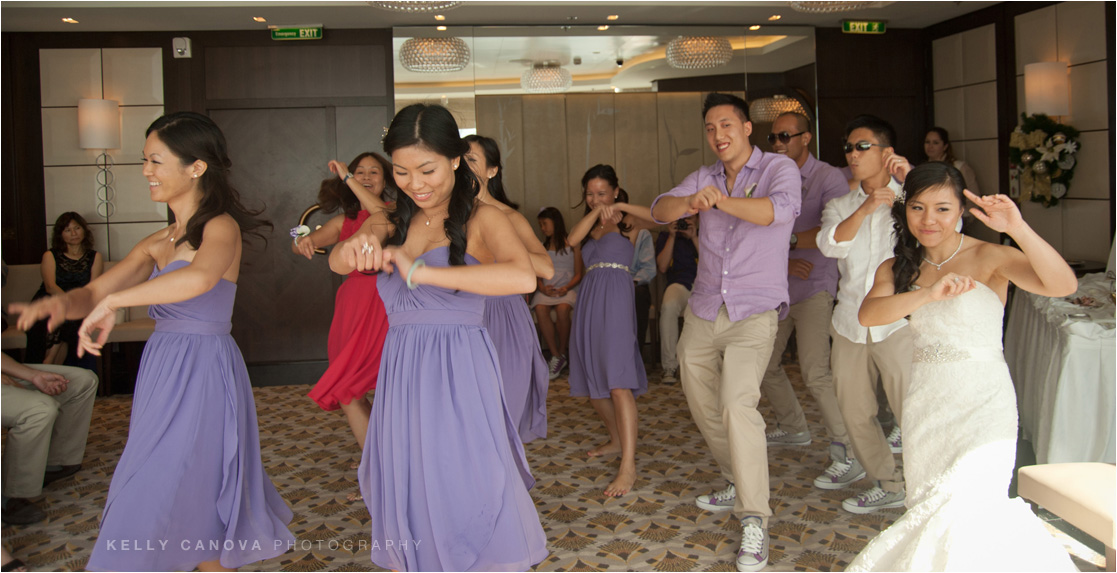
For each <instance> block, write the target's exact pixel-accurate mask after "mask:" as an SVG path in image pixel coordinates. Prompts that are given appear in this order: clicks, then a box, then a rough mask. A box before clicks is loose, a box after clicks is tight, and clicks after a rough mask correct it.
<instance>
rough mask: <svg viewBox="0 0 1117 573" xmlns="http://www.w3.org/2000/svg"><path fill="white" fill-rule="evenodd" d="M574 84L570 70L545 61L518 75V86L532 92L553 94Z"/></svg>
mask: <svg viewBox="0 0 1117 573" xmlns="http://www.w3.org/2000/svg"><path fill="white" fill-rule="evenodd" d="M572 85H574V78H573V77H571V75H570V71H569V70H567V69H566V68H563V67H561V66H559V65H558V64H555V63H551V62H545V63H542V64H535V65H534V66H532V67H531V69H529V70H525V71H524V73H523V75H522V76H520V87H522V88H524V91H526V92H528V93H533V94H553V93H559V92H564V91H566V90H568V89H570V86H572Z"/></svg>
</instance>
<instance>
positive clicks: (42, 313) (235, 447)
mask: <svg viewBox="0 0 1117 573" xmlns="http://www.w3.org/2000/svg"><path fill="white" fill-rule="evenodd" d="M143 155H144V167H143V174H144V176H145V177H146V178H147V180H148V183H149V185H150V189H151V198H152V199H153V200H154V201H157V202H161V203H167V206H168V207H170V209H171V211H173V212H174V214H175V220H176V223H175V224H173V225H171V226H170V227H168V228H166V229H163V230H160V231H158V232H156V233H154V234H152V235H151V236H150V237H147V238H146V239H144V240H142V241H140V243H139V244H137V245H136V246H135V248H133V249H132V252H130V253H129V254H128V256H127V257H126V258H125V259H124V260H123V261H121V262H120V263H118V264H117V265H116V266H114V267H113V268H111V269H109V270H108V271H105V273H104V274H103V275H101V276H100V277H98V278H97V279H95V280H93V281H92V282H90V283H89V285H87V286H85V287H83V288H79V289H75V290H72V291H69V292H67V293H66V294H64V295H60V296H54V297H51V298H47V299H42V300H40V301H38V302H36V303H34V304H32V305H30V306H29V307H27V308H25V309H23V313H22V315H21V316H20V325H21V326H22V325H23V324H25V323H27V324H30V323H31V322H32V321H35V320H38V319H41V318H45V317H49V318H50V325H51V326H53V327H57V326H58V325H59V324H60V323H61V322H62V320H63V319H67V318H68V319H75V318H81V317H86V318H85V321H84V322H83V323H82V325H81V328H80V329H79V330H78V337H79V338H78V354H79V356H80V355H82V354H84V353H85V352H89V353H91V354H96V355H100V353H101V349H102V348H103V346H104V344H105V339H106V338H107V337H108V333H109V331H111V330H112V328H113V326H114V325H115V320H116V310H117V309H118V308H123V307H128V306H140V305H151V309H150V314H151V316H152V317H153V318H155V319H156V326H155V333H154V334H152V336H151V338H150V340H148V342H147V345H146V346H145V347H144V353H143V359H142V360H141V362H140V371H139V374H138V375H137V377H136V394H135V397H134V398H133V403H132V420H131V425H130V427H129V431H128V443H127V445H126V446H125V447H124V453H123V454H122V455H121V457H120V462H119V463H118V464H117V466H116V471H115V472H114V473H113V479H112V484H111V485H110V486H109V493H108V499H107V500H106V502H105V512H104V515H103V516H102V520H101V531H100V533H99V535H98V537H97V544H96V546H95V547H94V549H93V555H92V557H90V559H89V564H88V565H87V568H88V569H89V570H92V571H98V570H105V571H171V570H175V571H189V570H192V569H194V568H195V567H197V568H198V569H200V570H202V571H220V570H227V569H228V568H236V567H241V566H243V565H246V564H249V563H252V562H255V561H260V560H263V559H269V558H272V557H276V556H278V555H281V554H283V553H284V552H286V551H287V549H288V547H289V546H290V545H291V544H293V543H294V536H293V535H291V532H290V531H288V530H287V523H288V522H290V521H291V510H290V509H288V508H287V504H286V503H284V501H283V499H282V498H281V497H279V494H278V493H276V491H275V487H274V486H273V485H272V483H271V481H270V480H269V479H268V476H267V474H266V473H265V472H264V467H263V463H262V462H261V460H260V439H259V435H258V432H257V428H256V409H255V403H254V402H253V399H252V388H251V385H250V383H249V380H248V372H247V370H246V369H245V366H244V359H243V358H242V357H241V354H240V350H239V349H238V348H237V345H236V343H235V342H234V341H233V339H232V337H231V336H230V335H229V331H230V328H231V325H230V322H229V319H230V317H231V316H232V312H233V299H234V297H235V294H236V289H237V285H236V281H237V278H238V277H239V274H240V261H241V242H242V237H243V235H244V234H245V233H250V232H252V233H255V234H257V235H258V234H259V232H258V231H256V229H258V228H259V227H261V226H263V225H268V223H266V222H265V221H263V220H261V219H258V218H256V216H257V215H258V214H259V213H258V212H252V211H249V210H248V209H246V208H245V207H244V206H243V205H241V203H240V199H239V196H238V193H237V191H236V189H234V188H233V187H232V186H231V185H230V184H229V181H228V174H229V167H230V161H229V158H228V156H227V154H226V150H225V137H224V135H222V134H221V130H220V129H218V127H217V125H216V124H215V123H213V120H211V119H209V118H208V117H206V116H204V115H200V114H197V113H193V112H179V113H173V114H169V115H165V116H163V117H161V118H159V119H157V120H155V122H154V123H152V124H151V127H149V128H148V129H147V141H146V143H145V144H144V150H143ZM98 331H99V334H96V336H94V335H95V333H97V332H98Z"/></svg>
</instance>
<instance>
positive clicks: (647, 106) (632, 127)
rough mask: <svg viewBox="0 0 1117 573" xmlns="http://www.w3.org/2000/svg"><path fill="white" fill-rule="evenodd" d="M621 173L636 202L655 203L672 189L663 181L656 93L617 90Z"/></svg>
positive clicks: (618, 156) (618, 147) (617, 137)
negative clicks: (662, 194)
mask: <svg viewBox="0 0 1117 573" xmlns="http://www.w3.org/2000/svg"><path fill="white" fill-rule="evenodd" d="M614 101H616V106H617V112H616V117H615V120H614V121H615V122H616V137H615V141H616V157H617V164H616V165H615V166H614V167H616V168H617V176H618V177H620V179H621V185H623V186H624V188H625V189H626V190H628V192H629V194H630V195H631V198H632V202H633V203H636V204H639V205H651V204H652V200H653V199H655V198H656V196H657V195H659V194H660V193H663V192H664V191H667V190H668V189H670V187H667V186H664V185H660V183H659V143H658V141H657V140H658V138H659V135H658V130H657V128H656V94H654V93H638V94H617V95H616V99H615V100H614Z"/></svg>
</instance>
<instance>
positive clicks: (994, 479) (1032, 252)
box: [848, 162, 1077, 571]
mask: <svg viewBox="0 0 1117 573" xmlns="http://www.w3.org/2000/svg"><path fill="white" fill-rule="evenodd" d="M964 183H965V182H964V180H963V179H962V174H961V173H960V172H959V171H958V170H957V169H955V168H954V167H953V166H951V165H948V164H945V163H938V162H932V163H925V164H923V165H920V166H919V167H916V168H915V169H913V170H912V171H911V172H910V173H908V175H907V179H906V181H905V182H904V200H903V201H902V202H896V203H895V204H894V205H893V207H892V216H893V220H894V221H895V224H894V227H895V232H896V235H897V237H898V242H897V245H896V248H895V253H896V256H895V258H892V259H889V260H886V261H884V262H883V263H881V265H880V267H879V268H878V269H877V272H876V276H875V282H874V284H873V287H872V289H871V290H870V291H869V293H868V295H867V296H866V298H865V300H864V302H863V303H862V304H861V309H860V312H859V313H858V319H859V320H860V322H861V324H862V325H865V326H875V325H881V324H888V323H891V322H893V321H896V320H898V319H900V318H903V317H905V316H909V317H910V318H909V325H910V326H911V329H912V333H913V338H914V346H915V354H914V357H913V359H912V367H911V385H910V388H909V390H908V394H907V397H906V398H905V400H904V473H905V475H906V478H907V486H908V496H907V502H906V505H907V508H908V511H907V513H905V514H904V515H903V516H902V517H900V519H898V520H897V521H896V522H895V523H893V524H892V526H891V527H889V528H888V529H886V530H885V531H884V532H882V533H881V534H880V535H879V536H878V537H877V538H875V539H873V540H872V541H871V542H870V543H869V544H868V545H867V546H866V547H865V549H864V550H863V551H862V552H861V554H860V555H858V556H857V558H856V559H854V561H853V562H852V563H850V566H849V568H848V570H883V571H944V570H969V571H990V570H999V571H1025V570H1037V571H1055V570H1068V571H1073V570H1074V567H1073V565H1072V564H1071V561H1070V558H1069V557H1068V556H1067V552H1066V550H1064V549H1063V547H1062V546H1061V545H1060V544H1059V543H1058V542H1057V541H1056V540H1055V539H1054V538H1053V537H1051V535H1050V534H1049V533H1048V532H1047V530H1046V529H1044V526H1043V523H1042V522H1041V521H1040V520H1039V519H1038V518H1037V517H1036V516H1035V515H1034V514H1032V512H1031V509H1030V508H1029V507H1028V505H1027V504H1026V503H1024V502H1023V501H1022V500H1020V499H1009V498H1007V497H1006V496H1005V492H1006V491H1007V490H1008V484H1009V481H1010V480H1011V479H1012V474H1013V468H1014V467H1015V462H1016V436H1017V433H1016V430H1017V416H1016V395H1015V392H1014V391H1013V385H1012V380H1011V379H1010V378H1009V372H1008V366H1007V365H1006V364H1005V359H1004V354H1003V352H1002V350H1001V348H1002V347H1001V324H1002V316H1003V314H1004V304H1005V297H1006V296H1007V293H1008V285H1009V283H1013V284H1015V285H1016V286H1017V287H1018V288H1022V289H1024V290H1027V291H1030V292H1034V293H1037V294H1041V295H1044V296H1066V295H1068V294H1070V293H1072V292H1074V291H1075V289H1076V288H1077V281H1076V279H1075V278H1074V272H1073V271H1071V269H1070V267H1069V266H1067V264H1066V262H1065V261H1064V260H1063V258H1062V256H1060V255H1059V253H1058V252H1056V251H1055V249H1054V248H1052V247H1051V245H1049V244H1047V243H1046V242H1044V240H1043V239H1041V238H1040V236H1039V235H1037V234H1036V232H1035V231H1033V230H1032V229H1031V228H1030V227H1029V226H1028V224H1027V223H1025V222H1024V220H1023V218H1021V216H1020V211H1019V209H1018V208H1017V207H1016V203H1014V202H1013V201H1012V200H1011V199H1009V198H1008V197H1006V196H1004V195H991V196H988V197H979V196H977V195H975V194H973V193H971V192H969V191H968V190H965V191H964V189H965V186H964ZM966 197H968V198H969V199H970V200H971V201H973V202H974V203H975V204H976V205H977V208H974V209H970V212H971V213H972V214H973V216H974V217H976V218H977V219H979V220H980V221H982V222H983V223H985V224H986V225H987V226H988V227H989V228H991V229H993V230H995V231H997V232H999V233H1007V234H1008V235H1009V236H1010V237H1012V239H1013V240H1014V241H1015V242H1016V244H1017V245H1019V246H1020V249H1019V250H1018V249H1015V248H1012V247H1007V246H1003V245H998V244H994V243H986V242H983V241H979V240H977V239H974V238H972V237H969V236H966V235H963V234H961V233H958V232H956V231H955V227H956V225H957V223H958V220H959V218H960V217H961V216H962V210H963V208H964V204H965V198H966Z"/></svg>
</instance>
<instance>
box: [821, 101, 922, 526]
mask: <svg viewBox="0 0 1117 573" xmlns="http://www.w3.org/2000/svg"><path fill="white" fill-rule="evenodd" d="M895 140H896V132H895V130H894V129H893V128H892V125H891V124H889V123H888V122H886V121H884V120H883V119H880V118H878V117H875V116H871V115H861V116H858V117H856V118H854V119H853V121H851V122H849V124H848V125H846V130H845V142H844V144H843V150H844V151H845V153H846V161H848V162H849V167H850V170H851V172H852V173H853V176H854V179H855V180H857V181H860V182H861V183H860V185H859V187H858V188H857V189H855V190H853V191H850V192H849V193H848V194H847V195H845V196H843V197H839V198H838V199H834V200H833V201H830V202H829V203H828V204H827V205H826V208H825V209H823V211H822V228H821V230H820V231H819V233H818V248H819V250H820V251H822V254H824V255H826V256H827V257H833V258H835V259H838V271H839V272H840V273H841V279H840V280H839V282H838V305H837V307H835V308H834V317H833V320H832V321H831V328H830V335H831V337H832V338H833V339H834V345H833V348H832V349H831V353H830V365H831V369H832V370H833V374H834V390H835V391H836V393H837V396H838V407H839V408H840V409H841V412H842V419H843V420H845V423H846V430H847V431H848V433H849V441H850V443H851V444H852V446H853V452H854V455H855V457H856V458H857V461H858V462H860V463H861V465H862V466H863V467H864V469H865V472H866V473H867V474H868V476H869V477H870V478H872V479H873V480H874V481H875V484H874V485H873V486H872V487H870V488H869V489H867V490H865V491H864V492H862V493H861V494H859V495H857V496H855V497H851V498H849V499H846V500H844V501H843V502H842V508H844V509H845V510H846V511H849V512H851V513H872V512H874V511H877V510H879V509H883V508H888V507H903V506H904V498H905V493H904V477H903V474H902V473H901V471H900V469H899V468H897V467H896V461H895V459H894V458H893V454H892V449H891V447H890V446H889V443H888V439H887V438H886V437H885V435H884V432H883V431H882V430H881V427H880V423H879V422H877V418H876V414H877V408H878V406H877V398H876V392H875V390H876V382H877V377H878V376H879V378H880V381H881V384H882V386H883V387H884V393H885V395H886V397H887V399H888V403H889V405H890V406H891V407H892V412H893V414H894V415H895V416H896V423H897V424H899V423H900V421H901V420H902V418H901V415H902V407H903V401H904V395H905V394H906V393H907V388H908V377H909V374H910V372H911V358H912V352H913V348H912V340H911V332H910V330H909V329H908V328H907V321H906V320H904V319H900V320H898V321H896V322H894V323H892V324H888V325H885V326H874V327H868V328H867V327H864V326H861V323H860V322H859V321H858V320H857V311H858V309H859V308H860V307H861V302H862V301H863V300H864V299H865V295H866V294H868V292H869V289H870V288H872V286H873V277H874V276H875V274H876V270H877V267H878V266H880V264H881V263H882V262H884V261H885V260H887V259H889V258H891V257H892V256H893V248H894V246H895V244H896V239H895V237H894V235H893V231H892V204H893V203H894V202H895V201H896V200H898V199H900V198H902V197H903V188H902V185H901V183H902V182H903V180H904V177H905V176H906V175H907V172H908V171H909V170H911V165H910V164H908V162H907V160H906V159H904V158H903V157H900V156H899V155H896V154H895V153H894V152H893V149H892V143H893V142H894V141H895Z"/></svg>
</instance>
